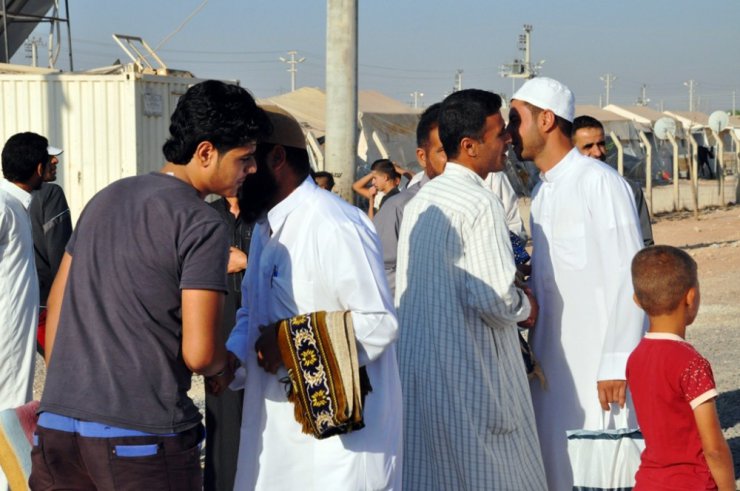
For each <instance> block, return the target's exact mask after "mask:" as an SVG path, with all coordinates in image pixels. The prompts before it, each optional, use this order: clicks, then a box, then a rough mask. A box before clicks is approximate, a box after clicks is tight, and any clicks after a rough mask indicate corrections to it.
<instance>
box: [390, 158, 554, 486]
mask: <svg viewBox="0 0 740 491" xmlns="http://www.w3.org/2000/svg"><path fill="white" fill-rule="evenodd" d="M514 274H515V268H514V258H513V255H512V247H511V242H510V240H509V233H508V230H507V228H506V221H505V217H504V211H503V207H502V204H501V201H500V200H499V198H498V197H496V196H495V195H494V194H493V193H491V192H490V190H488V189H486V188H484V186H483V180H482V179H481V178H480V177H479V176H478V175H476V174H475V173H473V172H472V171H471V170H469V169H467V168H466V167H463V166H460V165H458V164H455V163H451V162H450V163H448V164H447V167H446V169H445V172H444V173H443V174H442V175H441V176H439V177H437V178H435V179H434V180H433V181H431V182H430V183H428V184H427V185H426V186H424V187H423V188H422V189H421V191H419V193H418V194H417V195H416V197H415V198H414V199H412V200H411V202H410V203H409V204H408V205H407V207H406V209H405V212H404V218H403V223H402V224H401V231H400V238H399V249H398V270H397V282H396V305H397V307H398V316H399V323H400V338H399V346H398V356H399V365H400V370H401V382H402V389H403V396H404V400H403V402H404V465H403V487H404V489H405V490H411V491H413V490H450V489H454V490H465V489H470V490H477V489H495V490H525V489H526V490H533V491H536V490H544V489H546V484H545V475H544V469H543V465H542V458H541V456H540V448H539V443H538V440H537V433H536V430H535V424H534V413H533V410H532V402H531V399H530V394H529V385H528V382H527V378H526V375H525V369H524V364H523V361H522V357H521V352H520V349H519V341H518V338H517V327H516V322H517V321H520V320H523V319H525V318H526V317H527V316H528V315H529V310H530V309H529V302H528V301H527V299H526V297H525V295H524V294H523V293H522V292H521V291H520V290H518V289H517V288H515V287H514V286H513V282H514Z"/></svg>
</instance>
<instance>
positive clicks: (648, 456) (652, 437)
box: [627, 246, 735, 491]
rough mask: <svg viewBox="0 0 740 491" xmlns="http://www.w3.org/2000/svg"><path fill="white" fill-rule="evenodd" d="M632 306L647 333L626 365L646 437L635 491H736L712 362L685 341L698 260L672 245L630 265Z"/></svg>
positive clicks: (694, 304) (696, 297)
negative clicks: (647, 324) (644, 315)
mask: <svg viewBox="0 0 740 491" xmlns="http://www.w3.org/2000/svg"><path fill="white" fill-rule="evenodd" d="M632 283H633V285H634V289H635V295H634V298H635V302H636V303H637V304H638V305H639V306H640V307H641V308H642V309H643V310H645V312H646V313H647V315H648V317H649V318H650V329H649V330H648V332H647V333H646V334H645V337H644V339H643V340H642V341H641V342H640V344H639V345H638V346H637V348H635V350H634V351H633V352H632V354H631V355H630V357H629V360H628V361H627V384H628V386H629V388H630V391H631V393H632V398H633V401H634V403H635V411H636V413H637V421H638V422H639V424H640V429H641V430H642V433H643V435H644V436H645V450H644V451H643V452H642V458H641V463H640V468H639V470H638V471H637V474H636V476H635V478H636V481H637V482H636V486H635V488H634V489H635V490H650V491H652V490H671V491H675V490H680V489H687V490H688V489H691V490H706V489H719V490H720V491H724V490H734V489H735V474H734V468H733V464H732V455H731V454H730V449H729V447H728V446H727V442H726V441H725V439H724V437H723V436H722V430H721V428H720V425H719V418H718V417H717V409H716V407H715V400H716V398H717V394H718V393H717V389H716V387H715V384H714V376H713V375H712V368H711V367H710V365H709V362H708V361H707V360H706V359H704V358H703V357H702V356H701V355H700V354H699V353H698V352H697V351H696V350H695V349H694V348H693V346H691V345H690V344H689V343H687V342H686V341H685V340H684V337H685V335H686V326H688V325H690V324H691V323H692V322H694V319H695V318H696V314H697V312H698V310H699V301H700V294H699V281H698V278H697V273H696V262H695V261H694V260H693V259H692V258H691V257H690V256H689V255H688V254H686V253H685V252H684V251H682V250H680V249H676V248H675V247H670V246H653V247H648V248H647V249H643V250H641V251H640V252H638V253H637V254H636V255H635V258H634V259H633V260H632Z"/></svg>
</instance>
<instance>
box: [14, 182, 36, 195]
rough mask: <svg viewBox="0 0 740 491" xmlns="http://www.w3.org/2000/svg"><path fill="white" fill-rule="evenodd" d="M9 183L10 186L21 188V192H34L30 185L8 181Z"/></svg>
mask: <svg viewBox="0 0 740 491" xmlns="http://www.w3.org/2000/svg"><path fill="white" fill-rule="evenodd" d="M10 183H11V184H15V185H16V186H18V187H19V188H21V189H22V190H24V191H25V192H27V193H30V192H31V191H33V190H34V188H33V187H32V186H31V185H30V184H27V183H25V182H17V181H10ZM36 189H38V188H36Z"/></svg>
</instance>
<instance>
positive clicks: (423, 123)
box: [416, 102, 442, 148]
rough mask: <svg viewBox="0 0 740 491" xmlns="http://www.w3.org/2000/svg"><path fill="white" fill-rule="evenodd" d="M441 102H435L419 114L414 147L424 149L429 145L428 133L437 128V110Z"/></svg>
mask: <svg viewBox="0 0 740 491" xmlns="http://www.w3.org/2000/svg"><path fill="white" fill-rule="evenodd" d="M441 107H442V103H441V102H435V103H434V104H432V105H431V106H429V107H428V108H426V109H425V110H424V112H423V113H421V117H420V118H419V124H417V125H416V146H417V147H419V148H423V147H426V146H427V144H429V133H431V132H432V130H433V129H434V128H436V127H437V126H439V109H440V108H441Z"/></svg>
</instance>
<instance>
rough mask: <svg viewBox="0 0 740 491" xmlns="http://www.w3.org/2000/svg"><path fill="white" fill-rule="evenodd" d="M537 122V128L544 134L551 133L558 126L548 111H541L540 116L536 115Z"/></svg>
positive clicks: (551, 113)
mask: <svg viewBox="0 0 740 491" xmlns="http://www.w3.org/2000/svg"><path fill="white" fill-rule="evenodd" d="M537 122H538V123H539V124H538V126H539V127H540V129H542V131H544V132H545V133H548V132H550V131H552V130H553V129H554V128H555V127H556V126H557V125H558V122H557V120H556V119H555V113H554V112H552V111H550V110H549V109H543V110H542V111H541V112H540V114H538V115H537Z"/></svg>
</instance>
